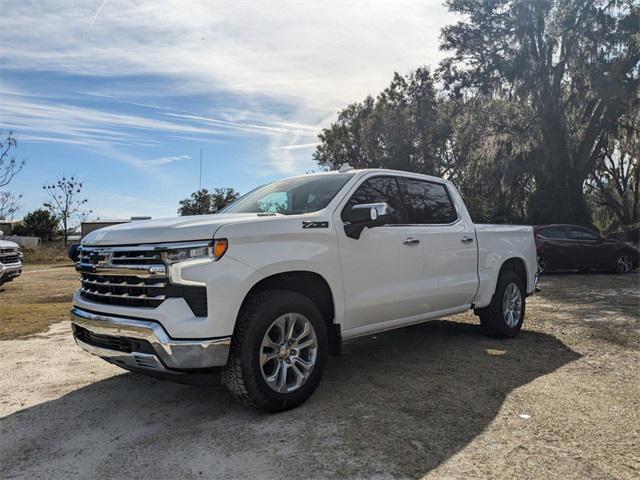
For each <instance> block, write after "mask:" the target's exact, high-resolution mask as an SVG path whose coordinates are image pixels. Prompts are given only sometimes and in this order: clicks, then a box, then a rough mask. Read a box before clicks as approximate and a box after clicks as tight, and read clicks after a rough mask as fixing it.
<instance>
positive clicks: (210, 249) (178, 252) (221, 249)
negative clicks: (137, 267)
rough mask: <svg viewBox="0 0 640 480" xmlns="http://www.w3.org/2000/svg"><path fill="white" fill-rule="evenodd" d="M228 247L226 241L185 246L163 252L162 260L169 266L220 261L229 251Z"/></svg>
mask: <svg viewBox="0 0 640 480" xmlns="http://www.w3.org/2000/svg"><path fill="white" fill-rule="evenodd" d="M227 245H228V244H227V240H226V239H220V240H214V241H213V242H212V243H200V242H199V243H194V244H184V245H181V246H179V247H175V248H174V247H172V248H170V249H168V250H166V251H164V252H162V258H163V259H164V261H165V263H167V264H171V263H178V262H185V261H187V260H200V259H207V258H210V259H212V260H219V259H220V257H222V255H224V253H225V252H226V251H227Z"/></svg>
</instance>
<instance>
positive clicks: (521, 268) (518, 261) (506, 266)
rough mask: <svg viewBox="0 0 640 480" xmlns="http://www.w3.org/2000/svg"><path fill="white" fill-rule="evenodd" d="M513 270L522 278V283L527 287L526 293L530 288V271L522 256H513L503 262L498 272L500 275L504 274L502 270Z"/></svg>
mask: <svg viewBox="0 0 640 480" xmlns="http://www.w3.org/2000/svg"><path fill="white" fill-rule="evenodd" d="M505 271H512V272H514V273H516V274H517V275H518V277H519V278H520V280H521V281H522V285H523V287H524V289H525V293H526V291H527V288H528V279H529V275H528V271H527V264H526V262H525V261H524V260H523V259H522V258H520V257H511V258H508V259H507V260H505V261H504V262H502V266H501V267H500V271H499V272H498V277H499V276H500V275H502V272H505Z"/></svg>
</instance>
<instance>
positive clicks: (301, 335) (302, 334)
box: [293, 322, 311, 343]
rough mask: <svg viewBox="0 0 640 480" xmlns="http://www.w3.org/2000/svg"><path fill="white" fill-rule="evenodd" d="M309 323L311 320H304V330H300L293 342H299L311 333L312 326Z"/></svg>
mask: <svg viewBox="0 0 640 480" xmlns="http://www.w3.org/2000/svg"><path fill="white" fill-rule="evenodd" d="M309 325H310V324H309V322H304V326H303V327H302V332H300V333H299V334H298V335H296V337H295V338H293V343H299V342H300V340H302V339H303V338H304V337H306V336H307V335H309V333H310V332H311V327H310V326H309Z"/></svg>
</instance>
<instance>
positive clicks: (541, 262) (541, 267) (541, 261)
mask: <svg viewBox="0 0 640 480" xmlns="http://www.w3.org/2000/svg"><path fill="white" fill-rule="evenodd" d="M546 270H547V261H546V260H545V258H544V257H538V274H539V275H542V274H543V273H545V272H546Z"/></svg>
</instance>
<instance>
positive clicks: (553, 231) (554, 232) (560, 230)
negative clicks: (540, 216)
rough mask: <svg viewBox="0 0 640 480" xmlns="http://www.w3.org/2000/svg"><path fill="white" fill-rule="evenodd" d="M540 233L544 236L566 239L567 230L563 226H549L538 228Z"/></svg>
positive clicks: (567, 235) (567, 236)
mask: <svg viewBox="0 0 640 480" xmlns="http://www.w3.org/2000/svg"><path fill="white" fill-rule="evenodd" d="M540 235H542V236H543V237H544V238H553V239H555V240H568V239H569V232H568V231H567V229H566V228H565V227H551V228H545V229H543V230H540Z"/></svg>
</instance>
